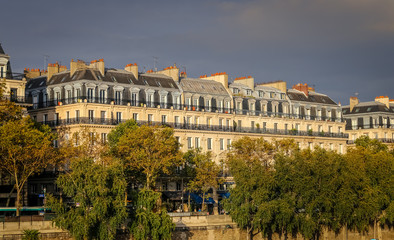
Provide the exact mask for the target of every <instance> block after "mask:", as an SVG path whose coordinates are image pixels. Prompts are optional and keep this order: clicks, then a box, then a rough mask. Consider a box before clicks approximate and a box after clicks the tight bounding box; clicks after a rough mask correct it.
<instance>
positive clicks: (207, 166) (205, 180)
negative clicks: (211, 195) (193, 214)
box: [184, 148, 220, 210]
mask: <svg viewBox="0 0 394 240" xmlns="http://www.w3.org/2000/svg"><path fill="white" fill-rule="evenodd" d="M184 159H185V163H187V164H186V165H187V166H186V168H185V170H186V171H188V173H187V174H189V175H188V178H189V181H188V182H187V190H188V191H189V199H190V192H201V193H202V208H203V210H206V206H205V199H206V198H207V193H208V191H209V189H211V188H217V187H218V184H219V183H220V179H219V173H220V168H219V166H218V165H217V164H216V163H215V162H214V161H212V153H211V152H205V153H202V152H201V149H199V148H198V149H193V150H189V151H187V152H186V153H185V154H184ZM189 209H190V201H189Z"/></svg>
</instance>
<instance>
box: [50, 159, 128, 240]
mask: <svg viewBox="0 0 394 240" xmlns="http://www.w3.org/2000/svg"><path fill="white" fill-rule="evenodd" d="M56 184H57V185H58V186H59V187H60V188H61V189H62V191H63V193H64V194H65V195H66V196H67V197H69V198H71V199H72V200H73V202H74V203H75V204H76V205H75V206H70V205H67V204H65V203H63V201H62V199H60V200H58V199H56V198H54V197H53V196H49V197H48V199H47V207H49V208H51V209H52V211H54V212H55V213H56V217H55V218H54V219H53V221H54V222H55V224H56V226H58V227H61V228H65V229H67V230H68V231H69V232H70V233H71V234H72V235H73V237H75V239H116V229H117V228H119V227H120V226H121V224H123V223H124V222H125V220H126V218H127V212H126V206H125V202H124V197H125V191H126V185H127V183H126V180H125V177H124V171H123V166H122V164H120V163H117V162H113V163H112V164H110V165H105V164H103V163H102V162H95V161H94V160H93V159H91V158H82V159H74V161H72V162H71V171H70V172H66V173H64V174H61V175H60V176H59V177H58V179H57V181H56Z"/></svg>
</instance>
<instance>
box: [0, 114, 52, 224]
mask: <svg viewBox="0 0 394 240" xmlns="http://www.w3.org/2000/svg"><path fill="white" fill-rule="evenodd" d="M53 140H54V135H53V134H52V133H51V129H50V128H49V127H48V126H46V125H36V124H35V123H34V122H33V121H32V120H31V119H30V118H29V117H26V118H22V119H18V120H13V121H7V122H5V123H3V125H1V126H0V169H1V170H3V171H5V172H7V173H9V174H10V175H11V176H12V178H13V179H14V181H15V189H16V193H17V198H16V202H15V206H16V208H17V212H16V213H17V216H19V209H20V207H21V197H22V196H21V193H22V189H23V186H24V185H25V183H26V181H27V179H28V178H29V177H30V176H32V175H33V174H34V173H37V172H40V171H41V170H42V169H44V168H45V167H47V166H48V165H49V164H54V159H55V157H54V149H53V145H52V141H53Z"/></svg>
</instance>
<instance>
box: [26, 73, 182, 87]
mask: <svg viewBox="0 0 394 240" xmlns="http://www.w3.org/2000/svg"><path fill="white" fill-rule="evenodd" d="M38 79H41V80H43V79H44V78H43V77H38V78H35V79H32V80H31V81H32V83H35V82H39V81H41V80H38ZM33 80H34V81H33ZM46 80H47V78H46V76H45V81H46ZM79 80H90V81H97V82H110V83H115V84H116V83H119V84H132V85H141V86H150V87H162V88H173V89H179V88H178V86H177V84H176V83H175V81H174V80H173V79H172V78H171V77H168V76H166V75H163V74H147V73H146V74H140V75H139V77H138V79H136V78H135V76H134V74H132V73H131V72H128V71H125V70H120V69H107V71H106V72H105V75H104V76H103V75H102V74H101V73H100V71H98V70H95V69H89V68H86V69H80V70H77V71H75V73H74V74H73V75H72V76H70V71H65V72H61V73H57V74H54V75H52V77H51V79H50V80H49V81H48V83H47V85H48V86H50V85H57V84H63V83H67V82H74V81H79ZM36 85H37V84H32V85H31V87H29V86H30V85H29V86H28V89H31V88H37V87H38V86H36Z"/></svg>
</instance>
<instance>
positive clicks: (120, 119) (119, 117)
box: [116, 112, 122, 123]
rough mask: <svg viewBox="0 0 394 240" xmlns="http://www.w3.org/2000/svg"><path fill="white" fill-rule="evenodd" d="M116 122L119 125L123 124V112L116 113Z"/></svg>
mask: <svg viewBox="0 0 394 240" xmlns="http://www.w3.org/2000/svg"><path fill="white" fill-rule="evenodd" d="M116 121H117V122H118V123H120V122H122V113H121V112H116Z"/></svg>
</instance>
